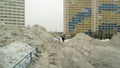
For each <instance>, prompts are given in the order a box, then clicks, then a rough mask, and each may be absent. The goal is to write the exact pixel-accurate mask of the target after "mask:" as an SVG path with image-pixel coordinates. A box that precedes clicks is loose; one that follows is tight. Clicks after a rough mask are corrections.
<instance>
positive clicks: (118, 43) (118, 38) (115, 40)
mask: <svg viewBox="0 0 120 68" xmlns="http://www.w3.org/2000/svg"><path fill="white" fill-rule="evenodd" d="M111 42H112V45H113V46H115V47H120V33H117V35H114V36H113V37H112V39H111Z"/></svg>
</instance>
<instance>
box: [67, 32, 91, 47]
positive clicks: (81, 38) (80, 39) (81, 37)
mask: <svg viewBox="0 0 120 68" xmlns="http://www.w3.org/2000/svg"><path fill="white" fill-rule="evenodd" d="M92 39H93V38H91V37H89V36H88V35H86V34H84V33H79V34H76V36H75V37H73V38H72V39H70V40H69V42H68V43H70V44H74V45H87V44H89V42H90V40H92Z"/></svg>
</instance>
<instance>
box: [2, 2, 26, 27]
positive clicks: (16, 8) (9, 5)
mask: <svg viewBox="0 0 120 68" xmlns="http://www.w3.org/2000/svg"><path fill="white" fill-rule="evenodd" d="M1 24H2V25H3V24H4V25H8V26H13V25H14V26H24V25H25V1H24V0H0V25H1Z"/></svg>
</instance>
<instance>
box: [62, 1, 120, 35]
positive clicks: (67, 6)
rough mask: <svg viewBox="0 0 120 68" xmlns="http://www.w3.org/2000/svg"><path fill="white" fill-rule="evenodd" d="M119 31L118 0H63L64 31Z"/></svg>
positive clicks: (119, 11)
mask: <svg viewBox="0 0 120 68" xmlns="http://www.w3.org/2000/svg"><path fill="white" fill-rule="evenodd" d="M89 30H91V31H93V32H96V31H104V30H107V31H110V30H117V31H119V32H120V0H64V32H65V33H66V34H76V33H84V32H88V31H89Z"/></svg>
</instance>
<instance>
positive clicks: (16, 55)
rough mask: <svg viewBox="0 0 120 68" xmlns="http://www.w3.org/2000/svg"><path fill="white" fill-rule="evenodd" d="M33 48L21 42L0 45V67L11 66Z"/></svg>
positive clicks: (10, 67) (6, 67) (9, 67)
mask: <svg viewBox="0 0 120 68" xmlns="http://www.w3.org/2000/svg"><path fill="white" fill-rule="evenodd" d="M33 49H34V48H32V47H30V46H29V45H28V44H26V43H22V42H13V43H11V44H10V45H7V46H4V47H0V68H12V67H13V66H14V65H15V64H16V63H18V62H19V61H20V60H21V59H23V58H24V57H25V56H26V55H28V54H29V53H30V52H31V51H32V50H33Z"/></svg>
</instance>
